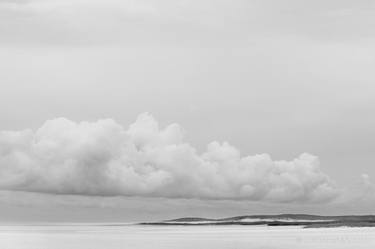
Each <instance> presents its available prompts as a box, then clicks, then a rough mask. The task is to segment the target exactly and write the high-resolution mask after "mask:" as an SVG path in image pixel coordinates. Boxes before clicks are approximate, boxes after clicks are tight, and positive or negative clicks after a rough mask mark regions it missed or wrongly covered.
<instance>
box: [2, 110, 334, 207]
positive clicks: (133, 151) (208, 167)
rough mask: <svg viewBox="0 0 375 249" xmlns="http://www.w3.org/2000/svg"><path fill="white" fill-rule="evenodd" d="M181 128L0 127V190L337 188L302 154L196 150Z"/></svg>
mask: <svg viewBox="0 0 375 249" xmlns="http://www.w3.org/2000/svg"><path fill="white" fill-rule="evenodd" d="M183 135H184V132H183V129H182V128H181V127H180V126H179V125H178V124H171V125H169V126H167V127H166V128H164V129H160V128H159V125H158V123H157V121H156V120H155V119H154V118H153V117H152V116H151V115H149V114H147V113H145V114H141V115H140V116H139V117H138V118H137V120H136V122H135V123H133V124H132V125H130V126H129V128H128V129H124V128H123V127H122V126H121V125H119V124H118V123H116V122H115V121H113V120H111V119H105V120H99V121H97V122H80V123H75V122H73V121H70V120H67V119H65V118H58V119H54V120H49V121H47V122H45V124H44V125H43V126H42V127H40V128H39V129H38V130H37V131H35V132H33V131H32V130H24V131H2V132H1V133H0V189H4V190H22V191H34V192H48V193H57V194H81V195H104V196H114V195H124V196H151V197H153V196H158V197H171V198H202V199H238V200H267V201H277V202H320V201H328V200H331V199H333V198H334V197H335V196H337V194H338V192H339V191H338V189H337V188H336V186H335V184H334V183H333V182H332V180H331V179H330V178H329V177H328V176H327V175H325V174H324V173H323V172H322V171H321V170H320V168H319V160H318V158H317V157H315V156H313V155H310V154H302V155H301V156H299V157H298V158H296V159H294V160H292V161H273V160H272V159H271V157H270V156H269V155H267V154H261V155H255V156H241V155H240V152H239V150H238V149H236V148H235V147H233V146H232V145H230V144H228V143H226V142H224V143H219V142H212V143H210V144H208V146H207V150H206V152H204V153H203V154H199V153H198V152H197V151H196V149H195V148H194V147H192V146H191V145H190V144H188V143H186V142H184V140H183Z"/></svg>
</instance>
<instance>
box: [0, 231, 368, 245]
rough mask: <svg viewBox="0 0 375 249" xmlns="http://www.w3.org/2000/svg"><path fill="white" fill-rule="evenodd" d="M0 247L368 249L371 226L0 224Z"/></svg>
mask: <svg viewBox="0 0 375 249" xmlns="http://www.w3.org/2000/svg"><path fill="white" fill-rule="evenodd" d="M0 248H1V249H114V248H116V249H117V248H131V249H138V248H139V249H170V248H183V249H185V248H186V249H187V248H189V249H211V248H215V249H226V248H231V249H245V248H246V249H304V248H307V249H309V248H314V249H331V248H333V249H336V248H337V249H338V248H340V249H345V248H351V249H361V248H366V249H370V248H371V249H373V248H375V228H320V229H301V228H298V227H263V226H262V227H260V226H259V227H250V226H202V227H183V226H178V227H158V226H135V225H128V226H102V225H49V226H45V225H43V226H42V225H33V226H18V225H17V226H14V225H13V226H4V225H3V226H0Z"/></svg>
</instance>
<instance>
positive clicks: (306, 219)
mask: <svg viewBox="0 0 375 249" xmlns="http://www.w3.org/2000/svg"><path fill="white" fill-rule="evenodd" d="M138 224H140V225H158V226H225V225H243V226H259V225H264V226H302V227H304V228H324V227H326V228H327V227H375V215H344V216H320V215H308V214H280V215H246V216H235V217H229V218H221V219H208V218H200V217H185V218H179V219H173V220H164V221H157V222H141V223H138Z"/></svg>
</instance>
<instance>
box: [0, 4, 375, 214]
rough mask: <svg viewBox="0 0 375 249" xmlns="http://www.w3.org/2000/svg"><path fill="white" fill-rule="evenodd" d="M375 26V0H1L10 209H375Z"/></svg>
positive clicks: (3, 178) (1, 158)
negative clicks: (374, 206)
mask: <svg viewBox="0 0 375 249" xmlns="http://www.w3.org/2000/svg"><path fill="white" fill-rule="evenodd" d="M374 25H375V2H374V1H371V0H357V1H353V0H324V1H323V0H316V1H301V0H286V1H278V0H232V1H229V0H200V1H191V0H0V68H1V70H0V130H1V131H3V132H1V133H0V189H1V190H0V211H1V212H0V213H1V214H0V220H6V221H39V220H40V221H48V220H59V221H98V220H99V221H126V220H147V219H158V218H169V217H170V218H174V217H176V216H182V215H183V216H185V215H189V216H190V215H194V216H204V215H211V216H226V215H236V214H246V213H262V212H263V213H264V212H266V213H282V212H310V213H324V214H325V213H330V214H333V213H336V212H339V213H371V212H372V207H373V205H374V204H375V192H374V185H373V182H372V178H375V167H374V166H375V156H374V155H375V151H374V150H375V140H374V137H375V115H373V114H374V112H375V85H374V84H373V82H374V81H375V73H374V70H373V67H374V65H375V45H374V44H375V39H374V38H375V29H374ZM374 181H375V180H374Z"/></svg>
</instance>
